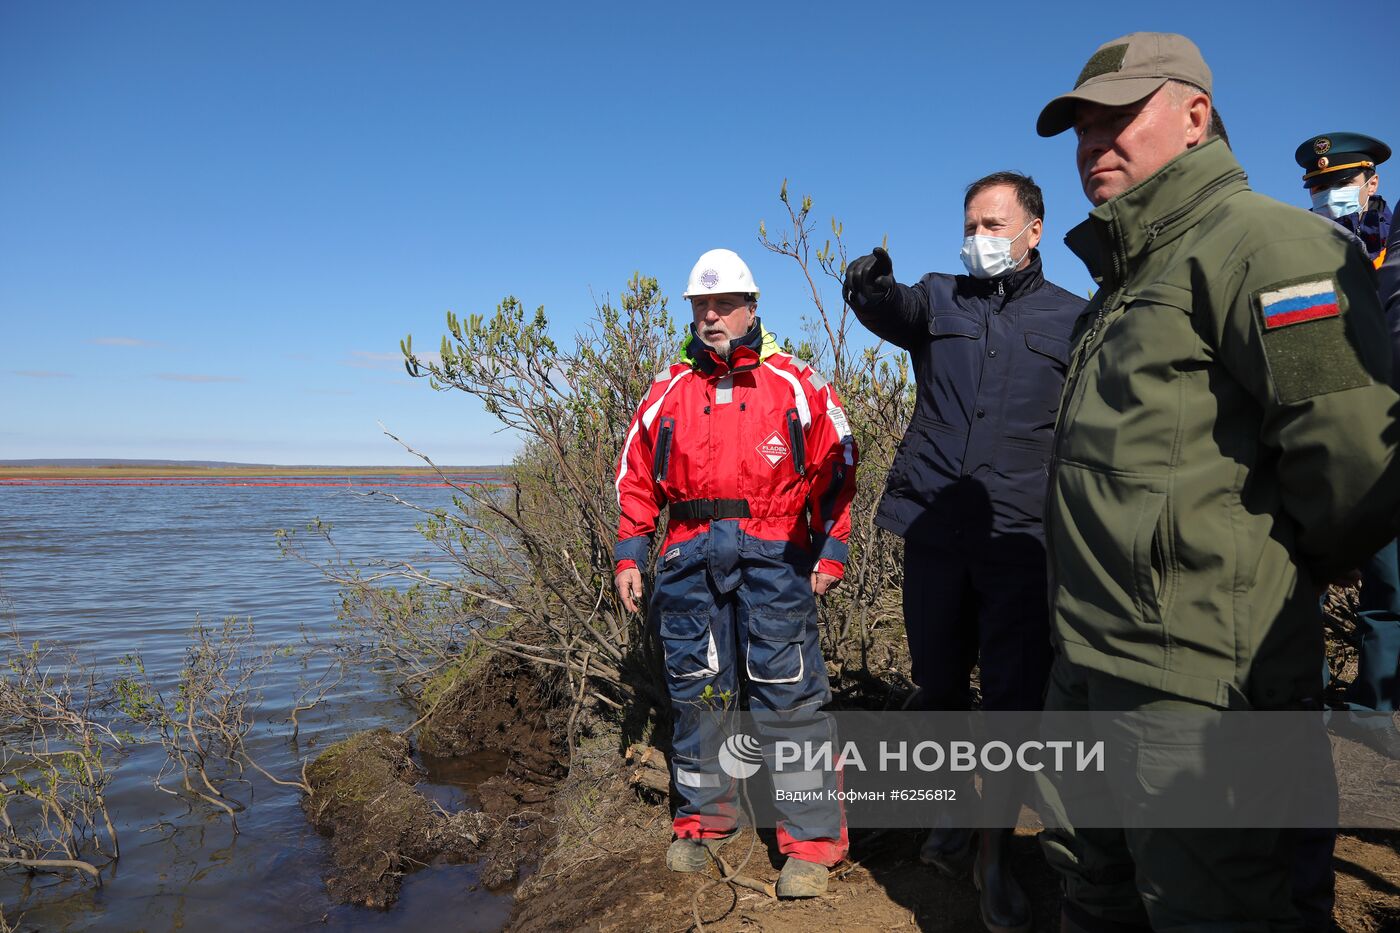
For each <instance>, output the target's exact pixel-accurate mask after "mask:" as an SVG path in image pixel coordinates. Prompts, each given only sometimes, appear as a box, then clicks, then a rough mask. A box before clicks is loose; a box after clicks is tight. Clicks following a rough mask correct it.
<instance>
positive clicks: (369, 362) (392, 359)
mask: <svg viewBox="0 0 1400 933" xmlns="http://www.w3.org/2000/svg"><path fill="white" fill-rule="evenodd" d="M414 355H415V356H417V357H418V359H419V360H420V361H422V362H424V363H438V362H441V360H442V357H441V356H440V355H439V354H437V353H416V354H414ZM403 360H404V357H403V354H402V353H377V352H374V351H372V350H351V351H350V356H349V357H347V358H346V359H343V360H341V361H340V365H342V366H352V367H354V368H355V369H378V370H385V371H394V372H403Z"/></svg>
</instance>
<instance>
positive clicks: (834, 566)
mask: <svg viewBox="0 0 1400 933" xmlns="http://www.w3.org/2000/svg"><path fill="white" fill-rule="evenodd" d="M813 569H814V570H816V572H817V573H824V574H827V575H829V576H833V577H835V578H836V579H838V580H840V579H841V578H842V577H844V576H845V575H846V565H845V564H843V563H841V562H840V561H839V560H827V559H826V558H825V557H823V558H822V559H821V560H819V561H817V566H816V567H815V568H813Z"/></svg>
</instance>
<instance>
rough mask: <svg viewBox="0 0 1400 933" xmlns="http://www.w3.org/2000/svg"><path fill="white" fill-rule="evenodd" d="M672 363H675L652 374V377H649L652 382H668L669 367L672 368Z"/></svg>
mask: <svg viewBox="0 0 1400 933" xmlns="http://www.w3.org/2000/svg"><path fill="white" fill-rule="evenodd" d="M674 365H675V364H674V363H673V364H672V365H671V366H667V367H666V368H665V369H663V370H661V372H659V373H657V374H656V375H655V376H653V377H652V378H651V381H652V382H670V381H671V368H672V366H674Z"/></svg>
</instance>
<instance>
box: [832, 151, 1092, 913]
mask: <svg viewBox="0 0 1400 933" xmlns="http://www.w3.org/2000/svg"><path fill="white" fill-rule="evenodd" d="M963 212H964V231H963V232H964V235H965V237H966V239H965V240H964V242H963V249H962V258H963V263H964V265H965V266H966V267H967V271H968V274H967V275H947V274H943V273H930V274H928V275H925V276H924V277H923V278H922V279H920V280H919V282H918V284H917V285H914V286H906V285H900V284H898V283H897V282H896V281H895V279H894V268H893V263H892V262H891V260H890V257H889V255H888V254H887V253H886V252H885V251H884V250H883V249H879V248H877V249H876V250H875V251H874V253H872V254H871V255H868V256H862V257H861V258H859V259H856V260H855V261H853V262H852V263H851V264H850V266H849V267H848V268H847V271H846V282H845V297H846V301H847V303H848V304H850V306H851V308H852V309H853V310H854V311H855V313H856V316H857V317H858V318H859V319H860V321H861V323H862V324H864V325H865V326H866V327H867V328H869V329H870V330H871V331H872V332H874V333H875V334H876V335H877V336H879V337H881V338H883V339H885V340H888V341H889V342H891V343H893V344H896V345H898V346H900V347H903V348H904V349H905V350H907V351H909V355H910V357H911V358H912V360H913V364H914V371H915V379H916V381H917V383H918V398H917V401H916V405H915V410H914V416H913V419H912V421H911V422H910V424H909V429H908V431H907V432H906V433H905V435H904V441H903V443H902V444H901V445H900V448H899V452H898V453H897V454H896V456H895V460H894V465H893V467H892V468H891V469H890V475H889V480H888V482H887V485H886V490H885V495H884V497H883V499H881V501H880V506H879V510H878V513H877V515H876V518H875V523H876V524H877V525H879V526H880V527H882V528H886V529H888V530H890V531H892V532H894V533H895V534H897V535H900V536H902V537H903V538H904V539H905V551H904V555H905V556H904V566H905V573H904V624H905V629H906V631H907V633H908V637H909V651H910V655H911V658H912V665H913V678H914V682H915V683H916V684H917V685H918V687H919V705H920V706H921V707H922V708H923V709H928V710H964V709H969V708H971V701H972V696H971V689H970V676H971V673H972V668H973V665H974V664H980V688H981V700H982V703H981V706H982V709H984V710H1038V709H1040V708H1041V703H1042V701H1043V699H1044V692H1045V683H1046V677H1047V676H1048V674H1049V670H1050V662H1051V649H1050V627H1049V617H1048V609H1047V604H1046V575H1045V541H1044V534H1043V531H1042V528H1041V513H1042V510H1043V507H1044V503H1045V492H1046V464H1047V462H1048V461H1049V458H1050V445H1051V439H1052V437H1053V435H1054V430H1055V415H1056V412H1057V411H1058V409H1059V404H1060V391H1061V389H1062V388H1063V385H1064V378H1065V367H1066V364H1067V362H1068V359H1069V352H1070V331H1071V329H1072V327H1073V325H1074V321H1075V319H1076V318H1077V317H1078V316H1079V314H1080V312H1081V311H1082V310H1083V308H1084V306H1085V304H1086V302H1085V300H1084V299H1082V298H1079V297H1077V296H1075V295H1073V294H1071V293H1069V292H1067V291H1065V290H1064V289H1063V288H1060V287H1059V286H1057V285H1053V284H1051V283H1050V282H1048V281H1046V279H1045V276H1044V273H1043V272H1042V269H1041V262H1040V254H1039V253H1038V252H1037V251H1036V245H1037V244H1038V243H1039V242H1040V238H1041V233H1042V228H1043V224H1044V216H1045V209H1044V199H1043V197H1042V195H1041V192H1040V188H1039V187H1038V186H1037V185H1036V184H1035V182H1034V181H1033V180H1032V179H1031V178H1029V177H1027V176H1024V175H1020V174H1017V173H1015V172H998V173H996V174H993V175H988V176H987V177H986V178H982V179H979V180H978V181H975V182H973V183H972V184H971V185H969V186H968V189H967V194H966V196H965V198H964V200H963ZM987 777H988V776H986V775H984V779H983V789H984V797H985V798H986V804H987V808H988V811H989V812H995V813H998V814H1004V815H1005V817H1006V819H1007V820H1008V821H1009V822H1008V823H1007V824H1006V825H1014V823H1015V819H1016V813H1017V810H1018V808H1019V798H1020V795H1021V794H1020V789H1019V788H1018V787H1016V786H1015V785H1014V784H1011V783H1010V782H1007V781H1005V780H1002V781H1000V782H998V781H996V780H992V781H988V780H987ZM1008 835H1009V831H1006V830H983V831H982V832H981V833H980V834H979V841H980V851H979V852H978V855H977V858H976V862H975V866H974V871H975V873H976V874H975V878H974V880H975V881H976V883H977V885H978V888H979V889H980V890H981V892H982V895H981V898H982V904H981V906H982V917H983V920H984V921H985V922H986V923H987V924H988V926H990V927H995V928H998V929H1020V928H1028V925H1029V922H1030V909H1029V904H1028V902H1027V900H1026V897H1025V894H1024V892H1023V891H1022V890H1021V889H1020V887H1019V885H1017V884H1016V882H1015V880H1014V879H1013V878H1012V877H1011V876H1010V874H1009V873H1008V871H1007V870H1006V866H1005V862H1004V858H1003V853H1004V850H1005V840H1006V838H1007V836H1008ZM971 845H972V833H971V831H970V830H960V829H948V828H936V829H935V830H934V831H933V832H932V833H931V834H930V835H929V838H928V841H927V842H925V843H924V846H923V849H922V850H921V852H920V857H921V858H922V859H923V860H924V861H925V862H928V863H930V864H933V865H935V866H937V867H938V868H939V869H940V870H942V871H944V872H945V873H948V874H961V873H962V872H963V871H965V870H966V868H967V866H968V863H969V862H970V861H971Z"/></svg>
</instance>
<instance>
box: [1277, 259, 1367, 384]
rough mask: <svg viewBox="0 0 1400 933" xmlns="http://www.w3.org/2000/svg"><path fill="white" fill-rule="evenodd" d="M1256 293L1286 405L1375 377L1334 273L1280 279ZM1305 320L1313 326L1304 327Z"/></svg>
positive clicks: (1365, 382) (1364, 382) (1278, 382)
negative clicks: (1364, 358)
mask: <svg viewBox="0 0 1400 933" xmlns="http://www.w3.org/2000/svg"><path fill="white" fill-rule="evenodd" d="M1250 298H1251V304H1252V305H1253V309H1252V310H1253V312H1254V316H1255V321H1256V326H1257V327H1258V328H1259V332H1260V335H1261V338H1262V343H1263V347H1264V359H1265V362H1266V363H1267V365H1268V367H1269V375H1270V376H1272V378H1273V383H1274V394H1275V396H1276V397H1277V399H1278V401H1279V402H1280V403H1281V404H1284V405H1290V404H1294V403H1296V402H1301V401H1303V400H1304V399H1308V398H1312V397H1314V396H1317V395H1326V394H1327V393H1329V392H1340V391H1342V390H1344V389H1355V388H1359V387H1361V386H1367V385H1371V384H1372V383H1373V382H1374V381H1375V380H1373V379H1372V378H1371V374H1370V372H1368V371H1367V369H1366V365H1365V363H1364V362H1363V361H1362V353H1361V350H1360V348H1358V347H1357V346H1356V344H1355V342H1354V339H1353V336H1352V335H1351V333H1350V331H1349V328H1348V326H1347V321H1346V319H1345V318H1344V317H1343V316H1342V312H1343V311H1345V310H1347V300H1346V295H1345V293H1344V292H1342V290H1341V289H1340V288H1338V287H1337V281H1336V279H1335V278H1334V277H1333V276H1330V275H1326V274H1323V275H1318V274H1317V273H1314V274H1312V275H1310V276H1303V277H1300V278H1296V279H1291V280H1285V281H1282V282H1275V283H1273V284H1272V285H1268V286H1265V287H1264V288H1261V289H1258V290H1257V291H1255V292H1254V293H1252V294H1251V296H1250ZM1303 324H1307V325H1308V326H1306V327H1303V326H1298V325H1303Z"/></svg>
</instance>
